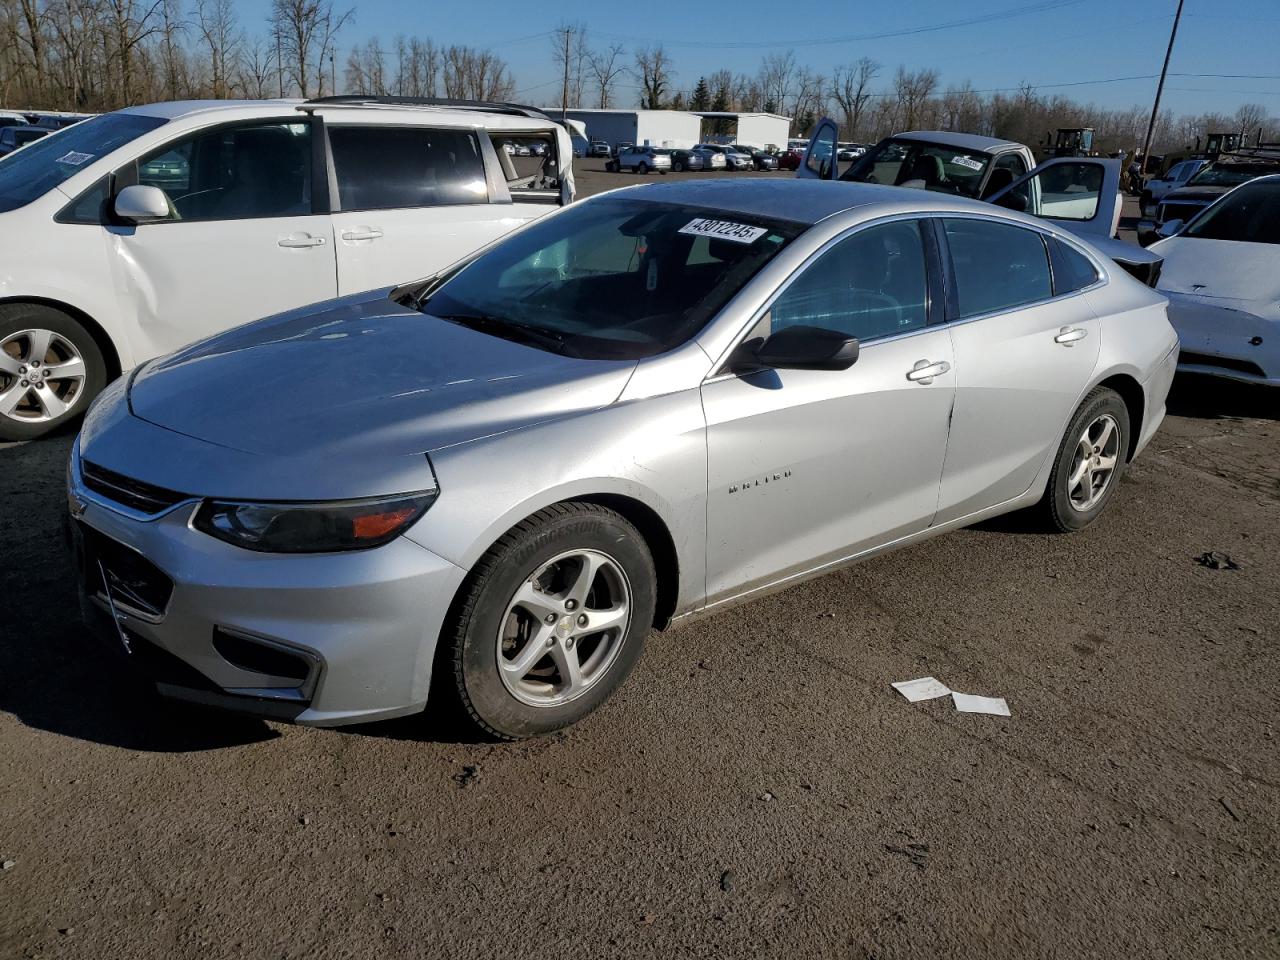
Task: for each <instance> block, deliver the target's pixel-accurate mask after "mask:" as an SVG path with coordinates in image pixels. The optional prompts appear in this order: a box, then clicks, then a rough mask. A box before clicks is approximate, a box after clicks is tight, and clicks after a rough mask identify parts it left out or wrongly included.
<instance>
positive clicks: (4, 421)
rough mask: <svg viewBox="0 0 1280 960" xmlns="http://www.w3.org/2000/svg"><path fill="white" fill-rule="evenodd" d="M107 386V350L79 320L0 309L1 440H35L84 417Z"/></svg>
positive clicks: (36, 307)
mask: <svg viewBox="0 0 1280 960" xmlns="http://www.w3.org/2000/svg"><path fill="white" fill-rule="evenodd" d="M106 385H107V370H106V363H105V362H104V361H103V358H102V351H101V350H100V349H99V348H98V344H97V342H96V341H95V340H94V339H93V337H92V336H91V335H90V334H89V332H88V331H87V330H86V329H85V328H84V327H83V326H82V325H81V324H80V323H79V322H77V321H76V320H75V319H73V318H72V317H70V316H68V315H67V314H65V313H63V312H62V311H61V310H56V309H54V308H53V307H48V306H45V305H44V304H39V303H10V304H4V305H0V440H34V439H35V438H36V437H40V436H43V435H44V434H46V433H49V432H50V431H52V430H56V429H57V428H58V427H60V426H62V425H63V424H65V423H68V422H70V421H71V420H74V419H75V418H76V417H78V416H79V415H80V414H82V413H84V411H85V409H86V408H87V407H88V406H89V401H90V400H92V399H93V398H94V397H96V396H97V395H98V394H99V393H100V392H101V391H102V388H103V387H105V386H106Z"/></svg>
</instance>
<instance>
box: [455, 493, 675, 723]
mask: <svg viewBox="0 0 1280 960" xmlns="http://www.w3.org/2000/svg"><path fill="white" fill-rule="evenodd" d="M656 582H657V575H656V573H655V572H654V566H653V558H652V556H651V555H650V553H649V550H648V547H647V546H646V545H645V542H644V539H643V538H642V537H641V536H640V534H639V532H638V531H637V530H636V529H635V527H633V526H632V525H631V524H630V523H628V522H627V520H626V519H625V518H624V517H622V516H621V515H620V514H618V513H615V512H614V511H612V510H608V509H606V508H604V507H600V506H597V505H595V504H589V503H562V504H557V505H555V506H552V507H548V508H547V509H545V510H542V511H539V512H538V513H536V514H534V515H533V516H532V517H530V518H529V519H528V520H525V521H523V522H522V523H520V524H518V525H517V526H516V527H514V528H513V529H512V530H511V531H510V532H508V533H507V534H506V535H505V536H503V537H502V539H501V540H499V541H498V542H497V543H496V544H495V545H494V546H493V548H492V549H490V551H489V552H488V553H487V554H486V555H485V556H484V558H483V559H481V561H480V562H479V563H478V564H477V565H476V567H475V569H474V570H473V571H472V573H471V576H470V578H469V579H468V582H467V585H466V586H465V587H464V588H463V591H464V592H463V595H462V599H461V602H460V604H459V606H458V611H457V613H456V615H455V619H454V621H453V626H452V630H451V635H450V636H449V647H448V648H447V649H445V650H442V653H444V654H445V655H447V656H450V657H451V659H452V668H453V670H452V673H453V691H452V692H453V693H455V694H456V696H457V698H458V700H459V701H460V703H461V705H462V707H463V708H464V709H465V712H466V714H467V715H468V716H469V717H470V719H471V720H472V721H473V722H474V723H475V724H476V725H477V726H479V727H480V728H481V729H482V730H483V731H485V732H486V733H487V734H489V735H490V736H494V737H497V738H500V739H506V740H514V739H519V738H521V737H529V736H536V735H538V734H543V733H550V732H551V731H553V730H558V729H560V728H561V727H565V726H568V725H569V724H571V723H575V722H576V721H578V720H580V719H582V718H583V717H585V716H586V715H587V714H589V713H591V712H592V711H593V710H595V709H596V708H597V707H598V706H600V704H602V703H603V702H604V701H605V700H607V699H608V698H609V696H610V695H611V694H612V693H613V691H614V690H616V689H617V688H618V686H619V685H620V684H621V683H622V681H623V680H625V679H626V677H627V674H629V673H630V672H631V669H632V667H633V666H634V665H635V663H636V660H637V659H638V658H639V656H640V650H641V647H642V646H643V644H644V640H645V637H646V635H647V634H648V633H649V629H650V627H651V625H652V624H653V611H654V603H655V596H656ZM443 666H444V665H443V662H442V668H443Z"/></svg>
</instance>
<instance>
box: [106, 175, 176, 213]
mask: <svg viewBox="0 0 1280 960" xmlns="http://www.w3.org/2000/svg"><path fill="white" fill-rule="evenodd" d="M113 209H114V210H115V213H116V216H117V217H120V218H121V219H122V220H132V221H133V222H134V223H143V222H145V221H147V220H167V219H168V218H169V210H170V208H169V198H168V197H166V196H165V194H164V191H163V190H161V189H160V188H159V187H149V186H144V185H142V184H134V185H133V186H131V187H125V188H124V189H123V190H121V191H120V192H119V193H118V194H116V199H115V204H114V206H113Z"/></svg>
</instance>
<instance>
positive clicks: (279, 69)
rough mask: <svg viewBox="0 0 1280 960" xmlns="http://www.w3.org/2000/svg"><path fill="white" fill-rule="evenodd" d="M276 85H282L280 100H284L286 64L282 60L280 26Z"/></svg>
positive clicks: (277, 25) (277, 33)
mask: <svg viewBox="0 0 1280 960" xmlns="http://www.w3.org/2000/svg"><path fill="white" fill-rule="evenodd" d="M276 83H278V84H279V85H280V99H281V100H283V99H284V63H283V62H282V61H281V60H280V24H278V23H277V24H276Z"/></svg>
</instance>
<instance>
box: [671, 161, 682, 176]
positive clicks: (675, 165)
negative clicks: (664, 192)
mask: <svg viewBox="0 0 1280 960" xmlns="http://www.w3.org/2000/svg"><path fill="white" fill-rule="evenodd" d="M671 169H672V170H674V171H675V172H676V173H684V164H683V163H681V162H680V161H679V160H677V161H676V162H675V163H673V164H672V165H671Z"/></svg>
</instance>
